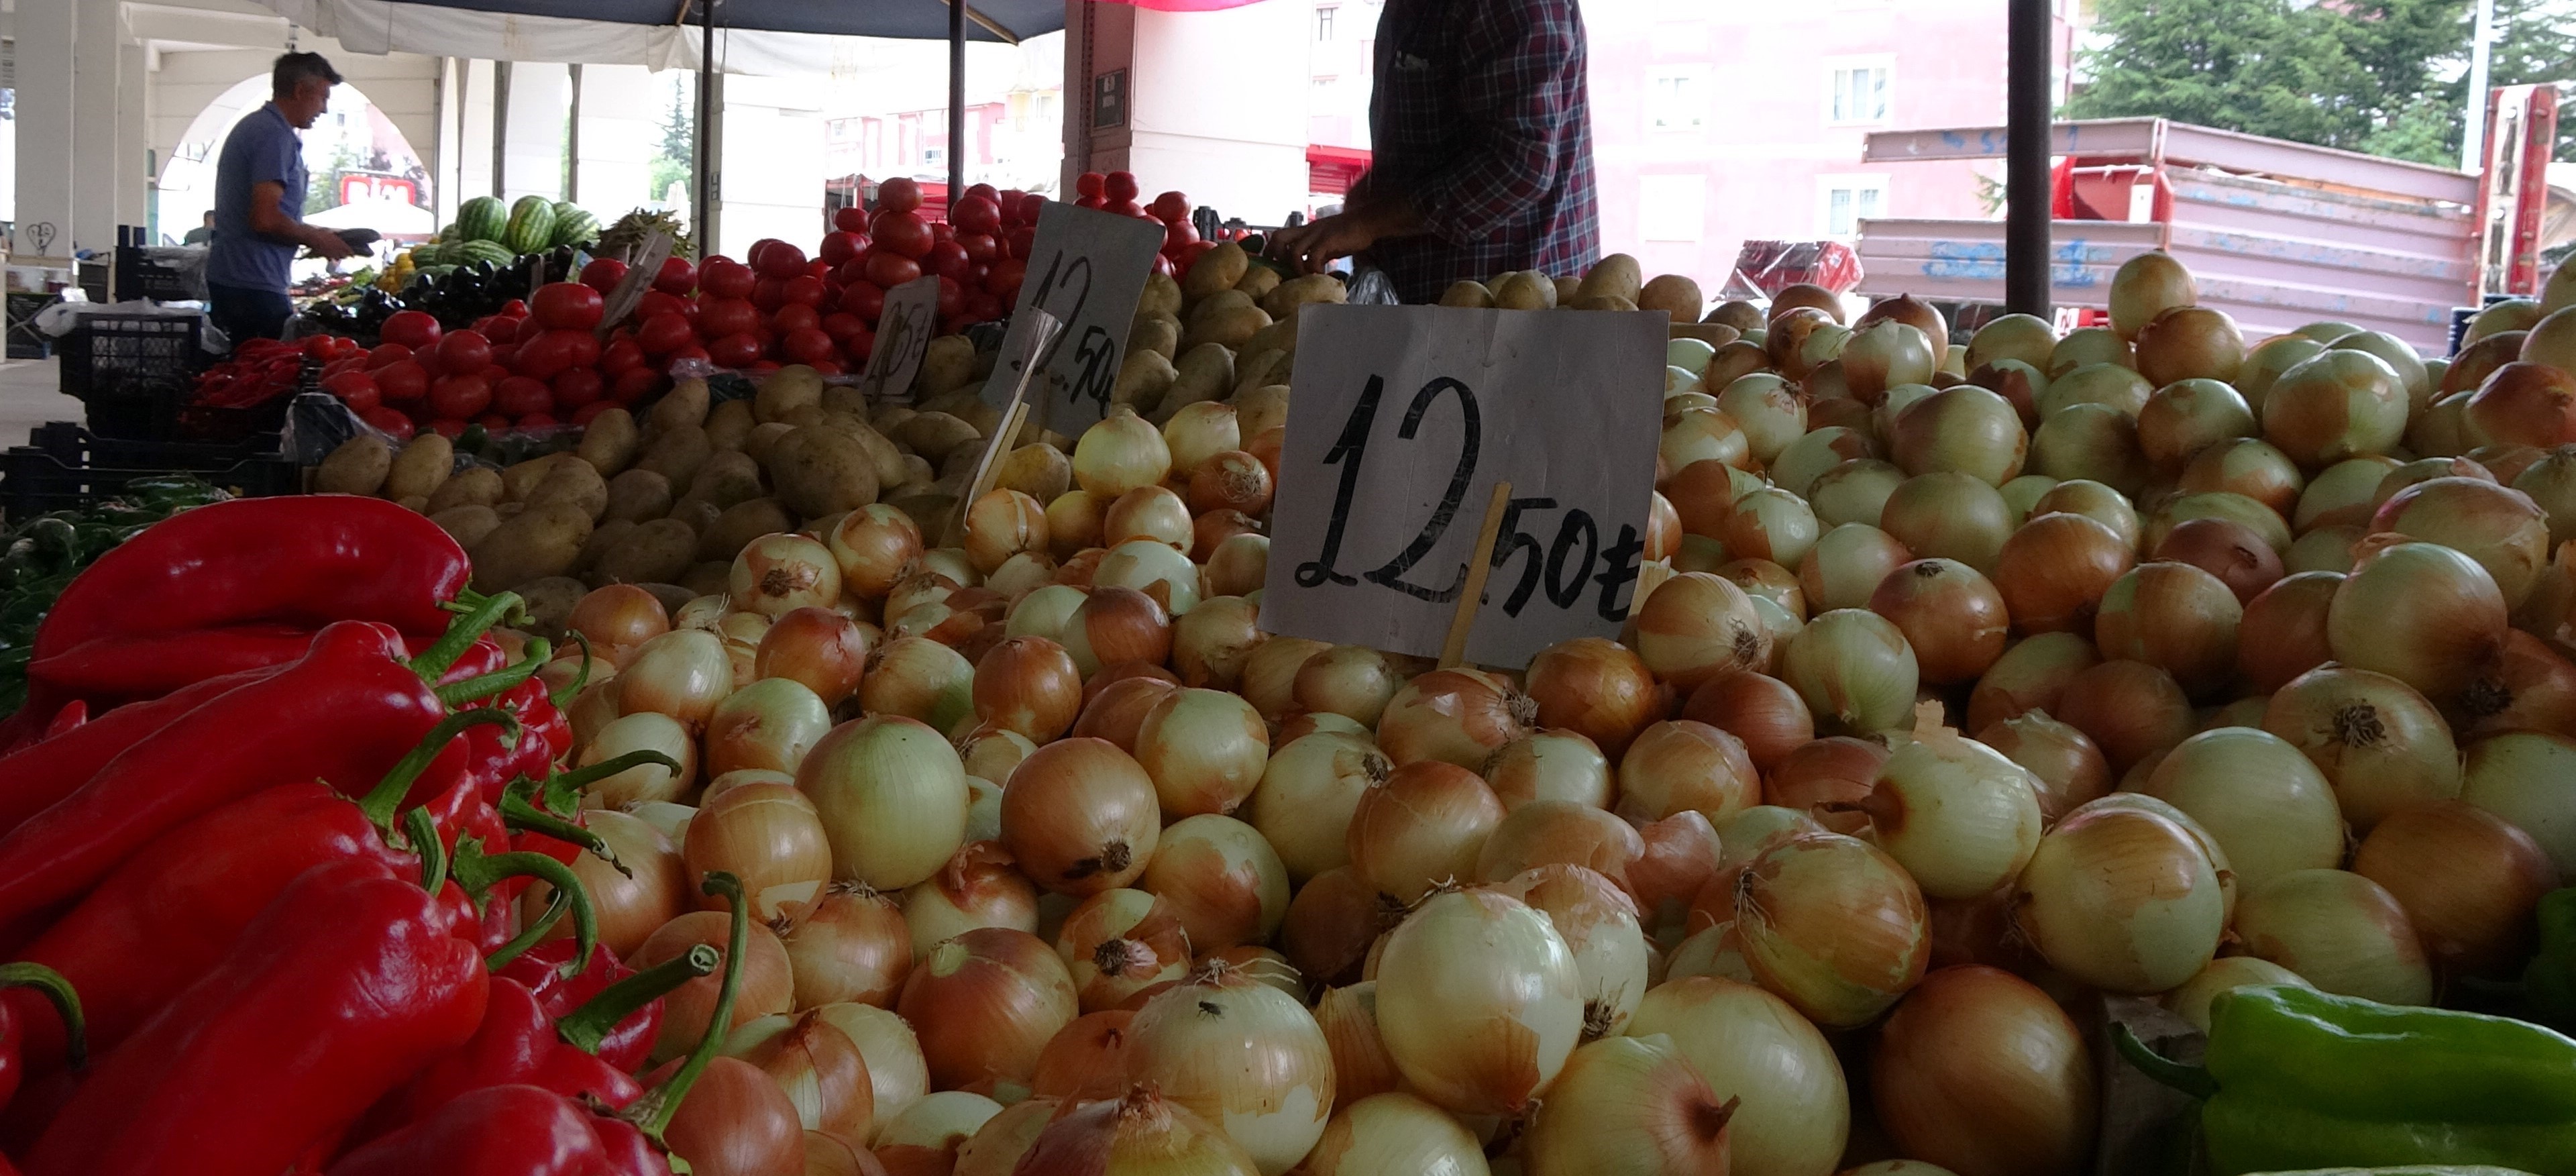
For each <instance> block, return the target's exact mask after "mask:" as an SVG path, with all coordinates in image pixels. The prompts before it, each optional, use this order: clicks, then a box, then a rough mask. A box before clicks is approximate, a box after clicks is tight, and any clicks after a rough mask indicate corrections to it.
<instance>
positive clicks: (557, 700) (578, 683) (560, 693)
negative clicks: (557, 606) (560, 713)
mask: <svg viewBox="0 0 2576 1176" xmlns="http://www.w3.org/2000/svg"><path fill="white" fill-rule="evenodd" d="M565 635H566V636H568V637H571V638H572V643H573V644H575V645H578V646H580V647H581V669H580V670H579V671H578V672H576V673H574V674H573V676H572V681H570V682H567V683H565V684H564V688H563V689H561V690H557V691H555V692H554V693H552V694H549V695H547V696H546V701H548V702H551V703H553V704H555V709H556V710H562V709H564V708H566V707H569V706H571V705H572V700H573V699H576V698H579V697H581V690H582V687H585V686H588V685H590V663H591V661H592V658H591V654H590V638H589V637H588V636H586V635H584V634H583V633H582V631H581V630H579V629H574V630H571V631H570V632H568V633H566V634H565Z"/></svg>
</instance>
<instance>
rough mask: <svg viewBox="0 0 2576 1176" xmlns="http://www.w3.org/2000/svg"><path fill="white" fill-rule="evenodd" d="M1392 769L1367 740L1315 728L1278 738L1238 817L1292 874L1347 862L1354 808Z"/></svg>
mask: <svg viewBox="0 0 2576 1176" xmlns="http://www.w3.org/2000/svg"><path fill="white" fill-rule="evenodd" d="M1393 770H1394V767H1393V765H1391V764H1389V763H1388V762H1387V758H1386V757H1385V756H1384V755H1381V754H1379V753H1378V750H1377V749H1376V748H1375V747H1371V746H1370V745H1369V743H1368V740H1366V739H1364V738H1361V737H1359V736H1355V735H1345V734H1341V733H1338V732H1331V731H1319V732H1316V733H1315V734H1312V735H1303V736H1299V737H1298V738H1296V739H1294V740H1290V741H1288V742H1285V743H1282V744H1279V745H1278V750H1277V751H1274V752H1272V753H1271V756H1270V761H1269V763H1268V764H1267V765H1265V766H1264V767H1263V769H1262V773H1261V783H1260V784H1259V785H1258V786H1256V787H1255V788H1254V789H1253V791H1252V799H1251V801H1250V802H1249V803H1248V804H1247V805H1246V806H1245V807H1244V809H1243V810H1241V811H1242V812H1243V817H1244V819H1245V820H1247V821H1249V822H1251V823H1252V827H1253V828H1255V829H1258V830H1260V831H1261V835H1262V836H1263V837H1264V838H1266V839H1267V840H1268V841H1269V842H1270V844H1271V846H1272V847H1273V848H1275V849H1277V850H1278V852H1279V859H1280V861H1281V863H1282V864H1284V865H1286V866H1287V868H1288V876H1289V877H1290V878H1292V879H1295V880H1297V881H1300V882H1302V881H1304V880H1306V879H1308V878H1312V877H1315V876H1317V875H1320V874H1322V873H1324V872H1325V871H1327V870H1332V869H1335V868H1337V867H1340V866H1345V865H1348V864H1349V863H1350V848H1349V843H1348V835H1349V831H1350V823H1351V813H1352V812H1353V811H1355V810H1356V809H1357V808H1358V807H1359V802H1360V797H1361V796H1363V795H1365V794H1366V793H1367V791H1368V789H1369V787H1370V786H1371V785H1372V784H1376V783H1381V782H1383V781H1384V780H1385V779H1386V777H1387V774H1388V773H1390V772H1392V771H1393Z"/></svg>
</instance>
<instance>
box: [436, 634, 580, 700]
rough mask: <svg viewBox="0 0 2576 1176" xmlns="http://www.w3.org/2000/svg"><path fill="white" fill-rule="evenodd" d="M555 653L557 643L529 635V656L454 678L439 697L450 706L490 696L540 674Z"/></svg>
mask: <svg viewBox="0 0 2576 1176" xmlns="http://www.w3.org/2000/svg"><path fill="white" fill-rule="evenodd" d="M554 655H555V647H554V643H553V642H551V641H548V640H546V639H545V638H543V637H531V638H528V646H527V656H525V657H522V658H520V659H519V660H518V661H516V662H513V663H511V664H509V665H506V666H503V667H501V668H500V669H497V670H494V671H492V672H491V673H488V674H482V675H478V676H476V677H472V678H466V679H463V680H461V681H455V682H450V683H448V684H446V685H444V686H441V687H439V688H438V700H439V701H440V702H443V703H446V704H447V705H449V706H463V705H465V704H466V703H469V702H475V701H478V700H481V699H486V698H490V697H492V696H493V695H495V694H499V693H500V692H502V691H504V690H508V689H510V688H511V687H513V686H517V685H518V684H519V683H521V682H525V681H527V680H528V679H530V678H533V677H536V676H537V671H538V670H541V669H544V668H545V664H546V662H548V661H549V660H552V659H553V657H554Z"/></svg>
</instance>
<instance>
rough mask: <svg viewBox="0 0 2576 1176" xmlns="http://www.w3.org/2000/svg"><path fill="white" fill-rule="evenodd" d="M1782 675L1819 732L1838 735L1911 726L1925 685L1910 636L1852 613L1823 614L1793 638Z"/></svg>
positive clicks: (1868, 615)
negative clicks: (1916, 699) (1916, 701)
mask: <svg viewBox="0 0 2576 1176" xmlns="http://www.w3.org/2000/svg"><path fill="white" fill-rule="evenodd" d="M1779 676H1780V680H1781V681H1784V682H1787V683H1788V684H1789V685H1790V687H1791V688H1793V689H1795V690H1796V691H1797V692H1798V697H1799V698H1801V699H1804V700H1806V703H1807V709H1808V710H1809V711H1811V712H1813V713H1814V714H1815V716H1816V719H1817V721H1818V723H1817V725H1818V729H1820V730H1831V731H1833V732H1835V733H1838V734H1839V733H1845V732H1849V733H1856V734H1868V733H1871V732H1875V731H1886V730H1893V729H1897V728H1901V727H1904V726H1906V725H1908V724H1907V720H1908V718H1909V717H1910V716H1911V715H1912V714H1913V709H1914V691H1915V687H1916V686H1917V685H1918V683H1919V680H1920V679H1919V673H1918V670H1917V667H1916V664H1915V661H1914V650H1913V648H1912V647H1911V646H1909V645H1907V644H1906V642H1905V634H1904V633H1903V632H1902V631H1900V630H1899V629H1898V628H1897V627H1896V625H1895V624H1894V623H1893V622H1891V621H1889V620H1887V619H1886V618H1884V617H1881V616H1879V615H1878V614H1876V613H1872V612H1866V611H1863V610H1861V609H1851V608H1846V609H1835V610H1834V611H1832V612H1828V613H1824V614H1821V615H1819V616H1818V617H1816V619H1815V620H1813V621H1811V622H1809V623H1808V625H1807V627H1806V628H1804V629H1802V630H1800V631H1799V632H1798V635H1797V636H1796V637H1793V638H1791V639H1790V641H1789V648H1788V651H1787V652H1786V654H1785V655H1784V656H1783V657H1782V658H1781V663H1780V671H1779Z"/></svg>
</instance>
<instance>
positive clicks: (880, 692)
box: [859, 637, 975, 731]
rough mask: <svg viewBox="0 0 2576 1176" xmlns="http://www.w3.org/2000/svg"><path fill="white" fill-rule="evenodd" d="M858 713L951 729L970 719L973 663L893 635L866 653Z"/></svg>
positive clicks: (918, 640)
mask: <svg viewBox="0 0 2576 1176" xmlns="http://www.w3.org/2000/svg"><path fill="white" fill-rule="evenodd" d="M859 709H860V710H862V711H865V712H867V713H868V714H870V715H874V716H879V717H883V716H888V715H900V716H902V717H904V718H907V719H913V720H916V721H918V722H921V723H924V724H927V725H928V726H930V728H931V729H933V730H936V731H949V730H953V729H955V728H956V727H957V725H958V724H960V723H963V722H966V721H968V720H971V719H972V718H973V717H974V710H975V663H973V662H970V661H967V660H966V656H965V655H964V654H961V653H959V652H957V651H956V650H954V649H951V648H949V647H948V646H946V645H943V644H940V643H939V642H937V641H933V640H931V639H929V638H927V637H898V638H896V639H895V640H893V641H889V642H887V643H885V644H884V645H880V646H878V647H877V648H876V651H875V652H873V653H870V654H869V655H868V665H867V676H866V677H864V678H861V679H860V680H859Z"/></svg>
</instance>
